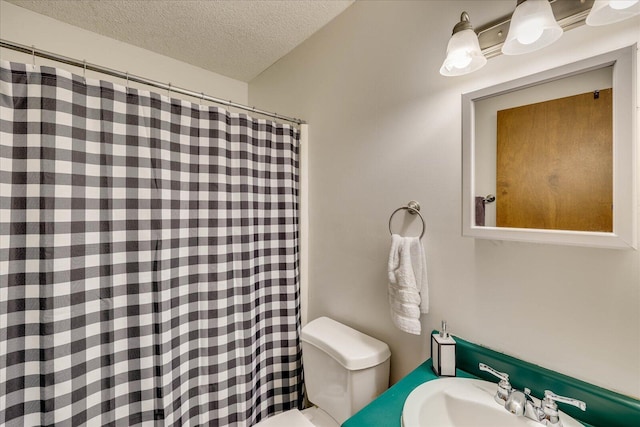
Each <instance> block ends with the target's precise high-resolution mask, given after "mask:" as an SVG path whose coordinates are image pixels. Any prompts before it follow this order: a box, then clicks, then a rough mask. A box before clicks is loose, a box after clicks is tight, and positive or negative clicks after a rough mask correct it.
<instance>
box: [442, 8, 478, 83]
mask: <svg viewBox="0 0 640 427" xmlns="http://www.w3.org/2000/svg"><path fill="white" fill-rule="evenodd" d="M486 63H487V58H485V57H484V55H483V54H482V52H481V51H480V44H479V43H478V36H477V35H476V33H475V32H474V31H473V27H472V26H471V22H470V21H469V14H468V13H467V12H462V14H461V15H460V22H458V23H457V24H456V25H455V27H453V33H452V34H451V38H450V39H449V43H448V44H447V57H446V58H445V60H444V62H443V64H442V67H440V74H442V75H443V76H461V75H463V74H468V73H472V72H474V71H476V70H479V69H480V68H482V67H483V66H484V65H485V64H486Z"/></svg>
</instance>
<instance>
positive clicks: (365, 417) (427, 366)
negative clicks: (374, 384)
mask: <svg viewBox="0 0 640 427" xmlns="http://www.w3.org/2000/svg"><path fill="white" fill-rule="evenodd" d="M456 373H457V375H458V376H459V377H461V378H477V377H475V376H473V375H471V374H468V373H466V372H464V371H461V370H459V369H457V370H456ZM437 378H438V376H436V374H434V373H433V371H432V370H431V359H429V360H427V361H426V362H424V363H423V364H421V365H420V366H418V367H417V368H416V369H414V370H413V371H411V372H410V373H409V374H408V375H407V376H406V377H404V378H402V379H401V380H400V381H398V382H397V383H396V384H394V385H393V386H392V387H391V388H389V389H388V390H387V391H385V392H384V393H382V394H381V395H380V396H379V397H378V398H377V399H376V400H374V401H373V402H371V403H370V404H368V405H367V406H365V407H364V408H362V409H361V410H360V411H359V412H357V413H356V414H355V415H354V416H352V417H351V418H349V419H348V420H347V421H345V422H344V423H343V424H342V427H378V426H380V427H401V423H400V416H401V415H402V407H403V406H404V401H405V400H406V398H407V396H408V395H409V393H411V391H412V390H413V389H414V388H416V387H418V386H419V385H420V384H422V383H425V382H427V381H431V380H435V379H437Z"/></svg>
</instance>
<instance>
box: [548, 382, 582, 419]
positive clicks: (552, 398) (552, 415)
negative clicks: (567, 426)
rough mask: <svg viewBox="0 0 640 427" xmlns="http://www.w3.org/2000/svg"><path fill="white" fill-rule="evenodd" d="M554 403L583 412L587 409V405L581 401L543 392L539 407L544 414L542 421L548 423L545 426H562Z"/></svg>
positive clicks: (549, 391) (550, 392)
mask: <svg viewBox="0 0 640 427" xmlns="http://www.w3.org/2000/svg"><path fill="white" fill-rule="evenodd" d="M556 402H561V403H566V404H569V405H573V406H575V407H577V408H580V409H582V410H583V411H585V410H586V409H587V404H586V403H584V402H583V401H582V400H578V399H572V398H570V397H564V396H558V395H557V394H555V393H554V392H552V391H551V390H545V391H544V399H542V402H541V405H540V406H541V409H542V412H543V414H544V415H543V419H546V420H547V421H548V423H547V425H551V426H562V423H561V422H560V415H559V414H558V405H556Z"/></svg>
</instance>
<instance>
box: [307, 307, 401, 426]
mask: <svg viewBox="0 0 640 427" xmlns="http://www.w3.org/2000/svg"><path fill="white" fill-rule="evenodd" d="M301 339H302V365H303V368H304V381H305V386H306V390H307V397H308V398H309V401H310V402H311V403H313V404H314V405H316V406H318V407H319V408H320V409H322V410H323V411H325V412H327V413H328V414H329V415H330V416H331V417H332V418H333V419H334V420H336V421H337V422H338V424H342V423H343V422H344V421H345V420H346V419H347V418H349V417H350V416H351V415H353V414H355V413H356V412H358V411H359V410H360V409H362V408H363V407H364V406H365V405H367V404H368V403H369V402H371V401H372V400H373V399H375V398H376V397H378V396H379V395H380V394H381V393H382V392H383V391H385V390H386V389H387V388H388V387H389V358H390V356H391V352H390V351H389V346H387V344H385V343H383V342H382V341H379V340H377V339H375V338H372V337H370V336H368V335H365V334H363V333H361V332H359V331H356V330H355V329H352V328H350V327H348V326H345V325H343V324H342V323H338V322H336V321H335V320H331V319H329V318H328V317H320V318H318V319H315V320H313V321H312V322H309V323H308V324H307V325H306V326H305V327H304V328H302V335H301Z"/></svg>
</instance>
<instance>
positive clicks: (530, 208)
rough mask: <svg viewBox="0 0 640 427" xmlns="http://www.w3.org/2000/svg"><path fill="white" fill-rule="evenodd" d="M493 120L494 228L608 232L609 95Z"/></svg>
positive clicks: (527, 109)
mask: <svg viewBox="0 0 640 427" xmlns="http://www.w3.org/2000/svg"><path fill="white" fill-rule="evenodd" d="M497 120H498V121H497V137H498V141H497V180H496V185H497V188H496V196H497V197H496V199H497V200H496V202H497V205H496V225H497V226H498V227H516V228H539V229H551V230H581V231H604V232H611V231H613V219H612V213H613V131H612V125H613V114H612V89H605V90H600V91H599V92H598V93H597V94H596V93H594V92H589V93H585V94H581V95H575V96H570V97H566V98H560V99H554V100H551V101H546V102H541V103H537V104H531V105H525V106H522V107H516V108H511V109H508V110H501V111H498V119H497Z"/></svg>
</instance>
